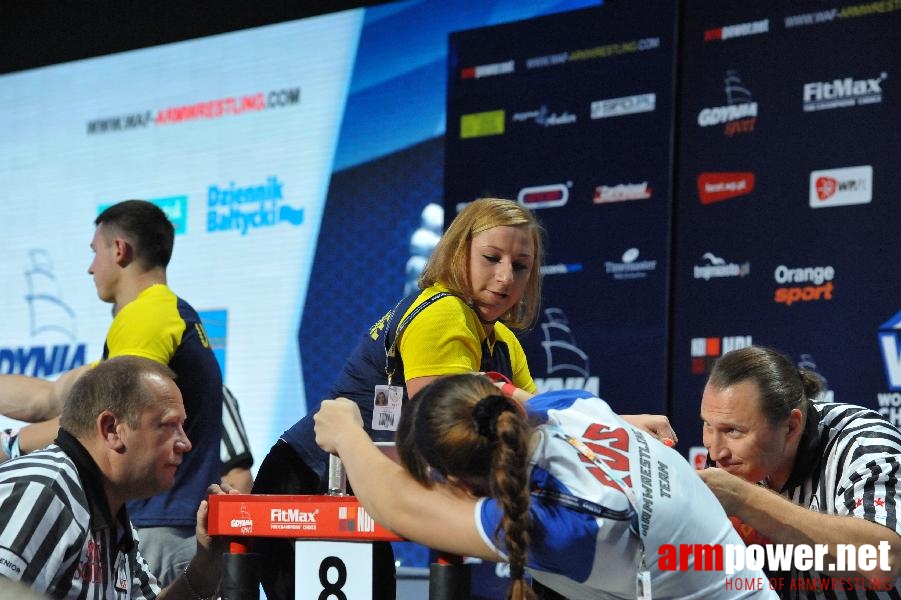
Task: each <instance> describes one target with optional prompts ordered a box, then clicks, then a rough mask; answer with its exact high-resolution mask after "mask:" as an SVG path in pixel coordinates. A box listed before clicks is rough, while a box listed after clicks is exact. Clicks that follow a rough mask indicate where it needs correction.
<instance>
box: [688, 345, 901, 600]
mask: <svg viewBox="0 0 901 600" xmlns="http://www.w3.org/2000/svg"><path fill="white" fill-rule="evenodd" d="M821 391H822V380H821V379H820V377H819V376H818V375H817V374H816V373H813V372H811V371H806V370H803V369H801V370H799V369H798V368H797V367H796V366H795V365H794V363H793V362H792V361H791V360H790V359H789V358H788V357H787V356H785V355H784V354H781V353H780V352H777V351H775V350H773V349H771V348H765V347H761V346H752V347H749V348H743V349H740V350H734V351H732V352H729V353H727V354H725V355H723V356H722V357H721V358H720V359H719V360H718V361H717V363H716V365H715V366H714V368H713V371H712V372H711V374H710V378H709V379H708V381H707V386H706V387H705V389H704V396H703V398H702V400H701V419H702V421H703V427H704V445H705V446H706V447H707V450H708V453H709V460H710V461H712V462H713V463H714V464H715V466H716V467H719V468H715V469H714V468H711V469H705V470H703V471H700V474H701V477H702V478H703V479H704V481H705V482H706V483H707V485H708V486H709V487H710V489H711V490H713V492H714V494H716V496H717V498H719V500H720V502H721V503H722V504H723V507H724V508H725V509H726V512H727V513H728V514H729V515H730V516H734V517H737V518H738V519H739V520H740V521H741V522H742V523H743V525H742V527H745V528H748V527H749V528H751V529H753V530H754V531H755V532H756V535H757V536H761V537H762V538H764V540H765V541H768V542H770V543H773V544H793V545H795V546H797V545H807V546H811V547H813V546H814V545H816V544H824V545H827V546H828V554H827V555H826V556H825V559H824V561H823V564H824V565H826V566H827V567H826V568H828V565H830V564H833V565H834V564H838V563H837V562H836V561H837V557H836V555H835V553H836V549H837V547H838V544H849V545H852V546H855V547H857V548H860V547H862V546H865V545H869V546H872V548H873V549H874V550H875V549H877V548H879V547H880V544H881V546H882V547H883V548H884V547H885V546H886V542H888V548H889V549H888V552H887V553H886V554H887V559H888V561H887V562H888V566H889V569H888V570H882V567H883V565H884V563H885V562H886V561H881V562H882V564H880V562H879V561H875V567H876V568H874V569H871V570H865V569H863V568H860V566H859V565H858V568H857V569H856V570H849V571H848V572H817V571H804V572H801V571H797V570H793V571H791V572H779V573H776V572H771V573H770V575H771V576H773V577H775V578H776V579H775V580H774V583H775V584H776V587H777V591H778V592H779V593H780V596H781V597H783V598H868V599H869V598H901V594H899V591H898V589H897V584H898V583H899V581H898V576H899V574H901V523H899V521H898V518H897V504H898V498H897V496H898V494H899V493H901V487H899V481H898V476H899V465H901V462H899V460H901V432H899V431H898V429H897V428H895V427H894V426H893V425H892V424H890V423H889V422H888V421H886V420H885V419H883V418H882V417H881V416H880V415H879V414H878V413H876V412H874V411H872V410H869V409H866V408H864V407H861V406H854V405H850V404H837V403H821V402H814V401H813V400H811V399H812V398H816V397H817V396H818V395H819V394H820V392H821ZM823 547H824V548H825V547H826V546H823Z"/></svg>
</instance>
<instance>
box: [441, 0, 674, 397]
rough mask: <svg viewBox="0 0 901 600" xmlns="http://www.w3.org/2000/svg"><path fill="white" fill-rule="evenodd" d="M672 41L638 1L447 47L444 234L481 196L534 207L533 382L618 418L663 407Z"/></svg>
mask: <svg viewBox="0 0 901 600" xmlns="http://www.w3.org/2000/svg"><path fill="white" fill-rule="evenodd" d="M674 29H675V3H673V2H668V1H653V2H652V1H648V2H641V3H628V4H626V5H612V6H611V5H605V6H602V7H599V8H594V9H586V10H582V11H577V12H570V13H567V14H561V15H553V16H549V17H544V18H541V19H533V20H530V21H525V22H521V23H514V24H509V25H503V26H498V27H492V28H483V29H478V30H471V31H465V32H458V33H455V34H454V35H452V36H451V38H450V45H451V52H450V57H451V58H450V60H449V62H448V82H449V83H448V110H447V134H446V137H445V140H446V142H445V147H446V165H445V173H444V181H445V208H446V212H445V218H446V221H448V222H449V221H450V220H451V219H452V218H453V217H454V215H455V214H456V211H457V209H458V207H459V205H460V204H461V203H465V202H467V201H469V200H472V199H473V198H476V197H479V196H500V197H507V198H515V199H517V200H518V201H519V202H520V203H521V204H523V205H525V206H528V207H530V208H532V209H534V210H535V212H536V215H537V216H538V218H539V219H540V220H541V222H542V223H543V224H544V226H545V228H546V230H547V242H548V243H547V253H546V256H545V266H544V270H543V271H544V298H543V302H542V311H541V314H540V315H539V319H538V322H537V323H536V325H535V327H534V329H533V330H532V331H531V332H530V333H529V334H528V335H525V336H524V337H523V338H522V339H523V345H524V346H525V348H526V353H527V355H528V358H529V366H530V369H531V372H532V375H533V377H534V378H535V380H536V383H537V385H538V387H539V389H540V390H542V391H544V390H550V389H559V388H563V387H568V388H572V387H576V388H584V389H588V390H591V391H593V392H595V393H599V394H601V395H602V396H603V397H604V398H606V399H607V400H608V401H610V402H611V404H612V405H613V406H616V407H617V408H618V409H620V410H622V411H623V412H658V413H659V412H663V411H665V409H666V402H665V397H666V379H665V373H666V302H667V268H668V263H669V231H670V218H669V211H670V180H671V148H672V122H673V91H672V90H673V56H674V47H673V44H674V41H673V31H674ZM637 381H640V382H641V388H642V389H641V393H640V394H636V393H635V383H636V382H637Z"/></svg>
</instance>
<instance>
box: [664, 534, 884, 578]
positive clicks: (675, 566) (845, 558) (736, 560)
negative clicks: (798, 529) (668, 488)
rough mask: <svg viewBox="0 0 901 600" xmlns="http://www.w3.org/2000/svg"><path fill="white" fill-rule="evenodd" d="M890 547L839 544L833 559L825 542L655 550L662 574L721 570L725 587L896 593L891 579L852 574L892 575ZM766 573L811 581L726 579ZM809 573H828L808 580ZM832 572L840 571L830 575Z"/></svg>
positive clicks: (674, 545)
mask: <svg viewBox="0 0 901 600" xmlns="http://www.w3.org/2000/svg"><path fill="white" fill-rule="evenodd" d="M890 549H891V546H890V545H889V543H888V542H887V541H885V540H883V541H880V542H879V544H878V546H873V545H872V544H860V545H854V544H837V545H836V552H835V555H834V556H830V555H829V547H828V545H827V544H813V545H808V544H767V545H766V546H762V545H760V544H749V545H747V546H745V545H744V544H678V545H677V544H663V545H662V546H660V548H659V549H658V551H657V554H658V557H659V558H658V565H659V567H660V569H661V570H662V571H723V572H724V573H725V574H726V575H727V578H726V581H725V584H726V588H727V589H734V590H747V589H752V590H753V589H765V587H768V588H769V589H774V590H781V589H802V590H810V589H818V590H820V589H843V590H851V589H864V588H870V589H876V590H883V589H892V587H893V586H894V581H893V580H891V579H878V578H875V579H874V578H864V577H859V576H848V575H847V574H853V573H854V572H855V571H856V570H857V569H861V570H863V571H872V572H876V573H878V572H879V571H883V572H885V573H888V572H889V570H890V567H889V551H890ZM746 568H747V569H754V570H759V569H765V570H766V571H767V572H769V573H776V572H782V573H788V572H790V571H791V570H792V569H794V570H795V571H796V572H800V573H805V574H807V575H808V577H807V578H802V579H800V580H798V579H791V580H788V581H786V580H783V579H781V578H777V577H772V578H770V579H769V580H765V579H763V578H747V577H734V578H733V577H728V576H730V575H734V574H736V573H741V572H743V570H744V569H746ZM809 571H816V573H814V575H816V574H818V573H824V572H825V574H824V575H823V576H822V577H813V578H811V577H810V574H809V573H806V572H809ZM828 573H842V574H843V575H842V576H841V577H830V576H828V575H827V574H828Z"/></svg>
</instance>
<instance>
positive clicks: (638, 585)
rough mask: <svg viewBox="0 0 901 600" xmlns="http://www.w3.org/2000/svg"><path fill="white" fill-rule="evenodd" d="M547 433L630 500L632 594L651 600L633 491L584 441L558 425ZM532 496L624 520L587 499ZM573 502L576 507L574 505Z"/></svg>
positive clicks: (541, 493)
mask: <svg viewBox="0 0 901 600" xmlns="http://www.w3.org/2000/svg"><path fill="white" fill-rule="evenodd" d="M548 429H549V430H550V432H551V433H552V434H553V435H554V437H556V438H558V439H561V440H563V441H565V442H566V443H568V444H569V445H570V446H572V447H573V448H575V449H576V451H577V452H578V453H579V454H581V455H582V456H584V457H585V458H587V459H588V460H589V461H590V462H592V463H594V464H595V465H597V466H598V468H599V469H601V471H603V472H604V475H606V476H607V477H609V478H610V480H611V481H612V482H613V483H615V484H616V485H617V486H619V489H620V490H621V491H622V493H623V494H625V496H626V499H627V500H628V501H629V506H630V507H631V509H632V517H633V518H634V519H635V520H634V521H633V523H634V528H635V533H636V535H637V536H638V547H639V550H640V555H639V556H640V562H639V569H638V573H637V575H636V579H635V591H636V597H637V598H638V599H639V600H645V599H649V598H651V573H650V571H648V568H647V565H646V563H645V547H644V538H643V537H642V535H641V523H640V520H639V519H638V516H639V515H640V514H641V509H640V507H639V506H638V498H637V497H636V496H635V492H634V491H632V488H631V487H629V486H628V485H626V483H625V482H624V481H623V480H622V479H621V478H620V477H618V476H617V475H615V474H614V473H613V471H612V470H611V469H610V467H609V466H608V465H607V463H605V462H604V461H603V460H601V458H600V457H599V456H598V455H597V454H596V453H595V452H594V451H593V450H592V449H591V448H589V447H588V446H587V445H586V444H585V442H583V441H582V440H579V439H576V438H574V437H573V436H571V435H569V434H568V433H565V432H564V431H563V430H562V429H561V428H560V427H559V426H557V425H551V426H549V427H548ZM535 495H537V496H539V497H541V496H545V497H550V498H551V499H553V500H555V501H557V502H559V503H560V504H562V505H564V506H568V507H569V508H573V509H575V510H581V511H582V512H587V513H589V514H594V515H595V516H600V517H606V518H614V519H615V518H617V517H619V519H620V520H622V518H623V516H624V515H623V512H622V511H613V510H611V509H609V508H606V507H603V506H600V505H598V504H595V503H593V502H590V501H588V500H584V499H581V498H576V497H575V496H571V495H568V494H561V493H559V492H550V491H548V490H539V491H538V492H537V493H536V494H535ZM573 503H575V504H573Z"/></svg>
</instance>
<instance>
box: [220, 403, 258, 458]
mask: <svg viewBox="0 0 901 600" xmlns="http://www.w3.org/2000/svg"><path fill="white" fill-rule="evenodd" d="M219 455H220V459H221V460H222V474H223V475H225V474H226V473H228V472H229V471H230V470H231V469H234V468H235V467H243V468H245V469H249V468H250V467H251V466H252V465H253V454H251V452H250V441H249V440H248V439H247V430H246V429H245V428H244V421H243V420H242V419H241V412H240V411H239V410H238V399H237V398H235V396H234V394H232V392H231V390H229V389H228V388H227V387H225V386H222V444H221V445H220V451H219Z"/></svg>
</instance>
